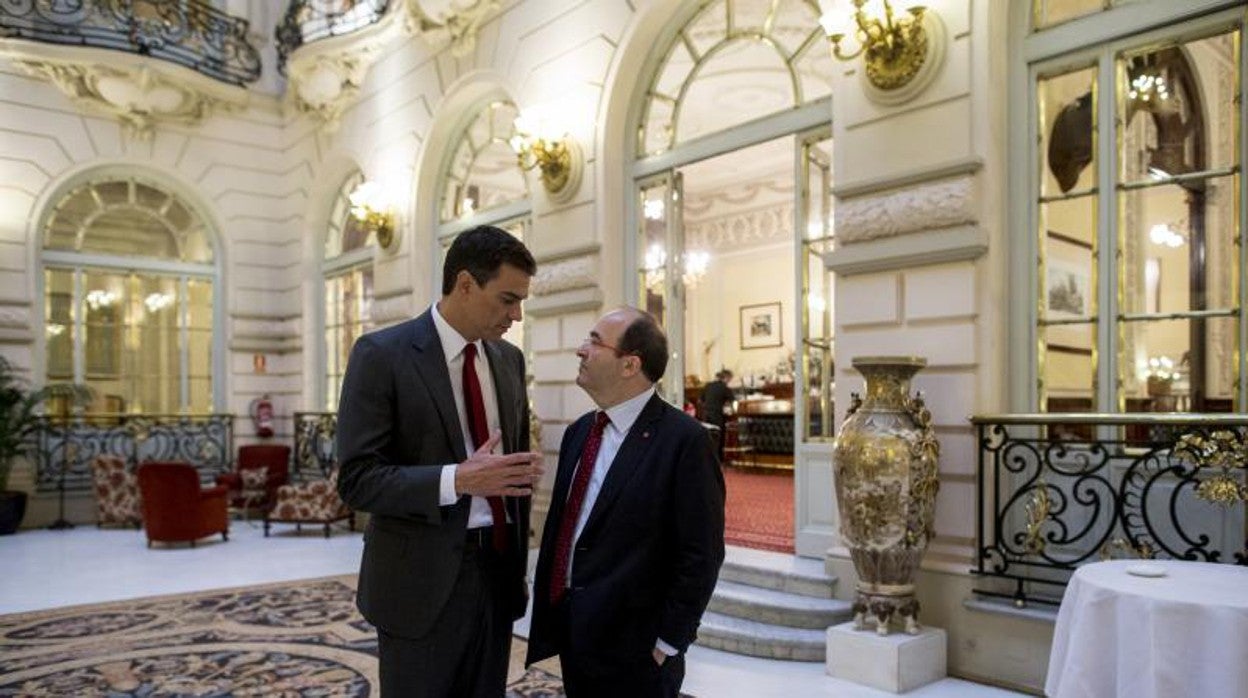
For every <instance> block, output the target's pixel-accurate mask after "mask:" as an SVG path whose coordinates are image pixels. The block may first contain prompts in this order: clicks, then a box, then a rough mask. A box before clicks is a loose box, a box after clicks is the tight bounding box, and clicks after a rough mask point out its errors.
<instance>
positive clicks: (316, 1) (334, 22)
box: [276, 0, 390, 75]
mask: <svg viewBox="0 0 1248 698" xmlns="http://www.w3.org/2000/svg"><path fill="white" fill-rule="evenodd" d="M389 5H390V0H291V2H290V4H289V5H287V6H286V14H285V16H284V17H283V19H282V22H281V24H278V25H277V31H276V39H277V67H278V70H279V71H281V72H282V74H283V75H284V74H286V63H287V61H288V60H289V59H290V55H291V54H292V53H294V52H295V50H296V49H298V48H299V47H300V46H303V45H304V44H310V43H312V42H314V41H320V40H321V39H328V38H330V37H332V36H341V35H343V34H349V33H351V32H353V31H356V30H358V29H363V28H364V27H367V26H370V25H373V24H376V23H377V22H379V21H381V18H382V17H383V16H385V14H386V9H387V8H388V7H389Z"/></svg>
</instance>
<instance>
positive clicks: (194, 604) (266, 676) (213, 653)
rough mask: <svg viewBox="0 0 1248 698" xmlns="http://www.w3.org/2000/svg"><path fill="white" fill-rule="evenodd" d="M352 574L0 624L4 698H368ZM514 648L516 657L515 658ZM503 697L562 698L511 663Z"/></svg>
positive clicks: (555, 685)
mask: <svg viewBox="0 0 1248 698" xmlns="http://www.w3.org/2000/svg"><path fill="white" fill-rule="evenodd" d="M354 585H355V577H354V576H353V575H352V576H346V577H330V578H325V579H312V580H304V581H299V582H289V583H281V584H272V585H265V586H256V587H249V588H245V589H226V590H217V591H210V592H201V593H196V594H182V595H176V596H161V597H152V598H145V599H136V600H133V601H124V602H117V603H109V604H99V605H92V606H77V607H72V608H65V609H56V610H51V611H38V612H33V613H21V614H14V615H7V616H0V696H86V695H95V696H104V695H107V696H109V697H110V698H119V697H121V696H153V695H194V696H273V695H282V696H309V697H311V696H317V697H323V696H369V695H376V694H377V659H376V655H377V639H376V634H375V633H374V631H373V628H372V626H370V625H369V624H368V623H367V622H365V621H364V619H363V618H361V617H360V615H359V613H358V612H357V611H356V610H355V603H354V599H355V586H354ZM523 648H524V642H523V641H521V640H518V639H517V640H515V641H514V642H513V647H512V650H513V651H512V655H513V658H514V657H515V656H517V653H518V652H519V653H521V656H522V652H523ZM510 678H511V683H510V685H509V689H508V692H507V696H508V698H547V697H551V698H553V697H555V696H562V695H563V692H562V683H561V682H560V681H559V679H558V677H556V676H554V675H553V674H551V673H548V672H546V671H542V670H541V669H538V668H537V667H534V668H532V669H529V670H528V671H525V670H524V669H523V667H520V666H518V665H516V664H515V663H513V671H512V675H511V677H510Z"/></svg>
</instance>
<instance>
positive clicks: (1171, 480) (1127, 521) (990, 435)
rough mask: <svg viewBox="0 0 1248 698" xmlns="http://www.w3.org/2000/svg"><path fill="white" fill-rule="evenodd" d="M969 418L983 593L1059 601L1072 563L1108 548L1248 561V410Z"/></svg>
mask: <svg viewBox="0 0 1248 698" xmlns="http://www.w3.org/2000/svg"><path fill="white" fill-rule="evenodd" d="M971 421H972V423H973V424H974V426H975V429H976V436H977V442H978V448H979V455H978V481H977V483H978V484H977V488H978V497H979V499H978V501H979V504H978V506H979V511H978V536H977V539H978V543H979V549H978V555H977V566H976V569H975V570H974V572H975V573H976V575H977V577H978V578H977V580H976V587H975V591H976V592H977V593H979V594H981V595H985V596H989V597H1002V598H1005V599H1011V600H1012V601H1013V603H1014V604H1015V605H1017V606H1019V607H1022V606H1025V605H1027V604H1028V603H1030V602H1039V603H1046V604H1055V603H1059V602H1060V601H1061V597H1062V592H1063V591H1064V589H1065V585H1066V583H1067V581H1068V580H1069V579H1070V576H1071V575H1072V574H1073V573H1074V571H1075V569H1076V568H1078V567H1079V566H1080V565H1083V564H1087V563H1090V562H1096V561H1098V560H1102V559H1107V558H1112V557H1140V558H1168V559H1177V560H1197V561H1201V562H1216V563H1226V564H1235V565H1248V528H1246V527H1245V524H1246V520H1245V514H1244V510H1245V500H1248V485H1246V484H1245V468H1246V461H1248V415H1242V414H1241V415H1199V414H1165V415H1131V414H1120V415H1113V414H1013V415H988V416H977V417H974V418H972V420H971Z"/></svg>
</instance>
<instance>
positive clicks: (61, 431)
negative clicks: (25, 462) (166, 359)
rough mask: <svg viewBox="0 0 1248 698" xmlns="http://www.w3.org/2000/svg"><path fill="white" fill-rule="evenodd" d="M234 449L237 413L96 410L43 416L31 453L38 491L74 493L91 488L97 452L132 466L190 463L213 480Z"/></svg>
mask: <svg viewBox="0 0 1248 698" xmlns="http://www.w3.org/2000/svg"><path fill="white" fill-rule="evenodd" d="M233 453H234V415H232V414H202V415H179V414H92V415H86V416H74V417H59V416H45V417H41V418H40V419H39V424H38V426H37V427H36V429H35V430H34V432H33V433H32V435H31V451H30V456H31V457H32V458H33V459H34V464H35V487H36V489H37V490H38V491H40V492H56V491H58V490H62V489H63V491H66V492H73V491H81V490H88V489H90V488H91V485H92V483H91V461H92V460H93V459H94V458H95V457H96V456H102V455H111V456H118V457H120V458H122V459H124V460H125V461H126V462H128V463H130V464H131V465H134V464H138V463H143V462H145V461H152V460H176V461H185V462H187V463H190V464H192V465H194V466H195V467H196V468H197V469H198V470H199V471H200V476H201V477H202V478H203V479H204V480H211V479H212V477H213V476H215V475H217V474H219V473H222V472H224V471H226V470H228V469H229V467H230V463H231V462H232V460H233Z"/></svg>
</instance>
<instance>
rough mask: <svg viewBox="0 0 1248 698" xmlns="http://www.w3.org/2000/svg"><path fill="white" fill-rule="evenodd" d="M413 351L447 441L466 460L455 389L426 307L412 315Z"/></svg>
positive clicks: (460, 460)
mask: <svg viewBox="0 0 1248 698" xmlns="http://www.w3.org/2000/svg"><path fill="white" fill-rule="evenodd" d="M412 347H413V348H414V349H415V350H416V351H415V352H414V354H415V356H414V361H413V365H415V367H416V373H418V374H420V378H421V380H423V381H424V383H425V386H426V387H427V388H428V391H429V396H430V397H431V398H433V406H434V408H435V409H437V412H438V417H440V418H441V420H442V428H443V430H444V431H445V433H446V438H447V445H448V446H449V447H450V449H451V453H454V454H455V457H456V458H457V459H458V461H459V462H462V461H464V460H467V458H468V454H467V453H465V452H464V433H463V431H462V430H461V429H460V427H459V410H457V409H456V408H455V393H454V392H453V391H452V389H451V375H450V373H449V372H448V371H447V368H446V355H445V354H444V353H443V352H442V341H441V340H440V339H438V328H437V327H436V326H435V325H434V324H433V314H432V313H431V311H429V310H426V311H425V312H424V313H422V314H421V315H420V317H418V318H416V321H415V324H414V326H413V332H412Z"/></svg>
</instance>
